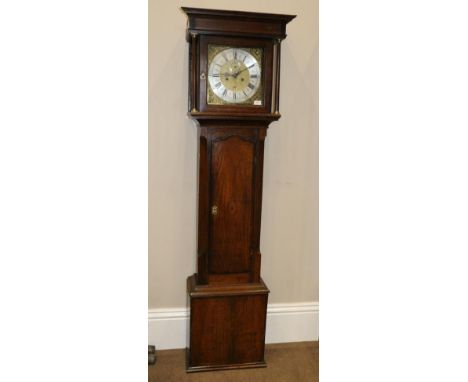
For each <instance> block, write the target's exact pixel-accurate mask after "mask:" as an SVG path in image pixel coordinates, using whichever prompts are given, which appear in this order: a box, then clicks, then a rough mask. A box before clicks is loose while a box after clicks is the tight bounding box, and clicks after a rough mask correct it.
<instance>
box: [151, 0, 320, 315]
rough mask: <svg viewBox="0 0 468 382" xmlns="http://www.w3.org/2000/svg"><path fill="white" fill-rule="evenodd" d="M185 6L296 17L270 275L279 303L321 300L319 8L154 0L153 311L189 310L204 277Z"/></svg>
mask: <svg viewBox="0 0 468 382" xmlns="http://www.w3.org/2000/svg"><path fill="white" fill-rule="evenodd" d="M180 6H191V7H201V8H216V9H234V7H235V10H242V11H258V12H270V13H287V14H295V15H297V18H296V19H294V20H293V21H292V22H291V23H289V24H288V26H287V34H288V37H287V38H286V40H284V41H283V43H282V63H281V98H280V112H281V114H282V118H281V119H280V120H279V121H278V122H275V123H272V124H271V125H270V128H269V130H268V136H267V139H266V146H265V161H264V166H265V167H264V185H263V209H262V231H261V235H262V236H261V244H260V249H261V252H262V272H261V273H262V277H263V279H264V280H265V282H266V283H267V285H268V287H269V288H270V290H271V293H270V297H269V302H270V303H283V304H284V303H295V302H312V301H318V293H319V291H318V1H317V0H312V1H308V0H301V1H287V2H286V1H283V0H281V1H280V0H273V1H272V0H269V1H266V0H264V1H255V2H254V1H251V0H250V1H247V0H238V1H236V2H235V3H233V2H232V1H225V0H217V1H212V0H210V1H208V0H206V1H188V0H187V1H184V2H183V3H178V2H174V1H170V0H164V1H163V0H157V1H155V0H150V1H149V265H148V266H149V275H148V276H149V308H151V309H159V308H174V307H175V308H179V307H180V308H182V307H185V303H186V291H185V289H186V288H185V285H186V282H185V280H186V278H187V276H188V275H190V274H193V273H194V272H195V271H196V267H195V259H196V215H197V213H196V195H197V183H196V176H197V175H196V174H197V168H196V163H197V159H196V158H197V136H196V128H195V126H194V123H193V122H192V121H190V120H189V119H188V118H187V116H186V113H187V87H188V45H187V43H186V41H185V27H186V16H185V15H184V14H183V13H182V12H181V11H180V10H179V7H180Z"/></svg>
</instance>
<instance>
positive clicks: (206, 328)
mask: <svg viewBox="0 0 468 382" xmlns="http://www.w3.org/2000/svg"><path fill="white" fill-rule="evenodd" d="M182 10H183V11H184V12H185V13H186V14H187V16H188V20H187V30H186V38H187V42H188V43H189V108H188V110H189V113H188V114H189V117H190V118H192V119H193V120H194V122H195V125H196V126H197V129H198V219H197V220H198V227H197V230H198V246H197V272H196V273H195V274H194V275H191V276H189V277H188V279H187V303H188V307H189V310H190V323H189V333H188V334H189V344H188V348H187V357H186V359H187V372H196V371H206V370H222V369H237V368H251V367H265V366H266V363H265V360H264V351H265V329H266V311H267V303H268V294H269V289H268V287H267V286H266V284H265V282H264V281H263V280H262V278H261V276H260V273H261V272H260V270H261V258H262V254H261V251H260V227H261V211H262V183H263V153H264V144H265V138H266V135H267V129H268V127H269V125H270V123H271V122H273V121H276V120H278V119H279V118H280V116H281V115H280V113H279V85H280V76H279V74H280V57H281V41H282V40H283V39H284V38H285V37H286V24H287V23H288V22H289V21H291V20H292V19H293V18H294V17H295V16H290V15H277V14H266V13H252V12H238V11H219V10H212V9H200V8H182ZM194 159H195V158H194Z"/></svg>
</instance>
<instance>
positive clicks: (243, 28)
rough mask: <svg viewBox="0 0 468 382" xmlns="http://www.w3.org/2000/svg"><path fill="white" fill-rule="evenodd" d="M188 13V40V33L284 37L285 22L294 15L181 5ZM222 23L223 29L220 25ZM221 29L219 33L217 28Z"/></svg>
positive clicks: (188, 36) (188, 34)
mask: <svg viewBox="0 0 468 382" xmlns="http://www.w3.org/2000/svg"><path fill="white" fill-rule="evenodd" d="M181 10H182V11H183V12H184V13H186V14H187V16H188V21H187V41H189V38H190V34H198V33H201V34H208V35H209V34H212V35H219V34H222V35H224V36H226V35H231V36H255V37H263V38H273V39H280V40H282V39H285V38H286V24H287V23H289V22H290V21H291V20H292V19H294V18H295V17H296V16H295V15H280V14H275V13H257V12H244V11H232V10H218V9H205V8H190V7H181ZM221 24H222V28H220V25H221ZM221 29H222V32H221V31H220V30H221Z"/></svg>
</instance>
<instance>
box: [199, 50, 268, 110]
mask: <svg viewBox="0 0 468 382" xmlns="http://www.w3.org/2000/svg"><path fill="white" fill-rule="evenodd" d="M261 75H262V67H261V49H250V48H235V47H224V48H223V47H221V48H220V47H218V49H216V50H214V51H213V50H212V53H211V57H209V61H208V86H209V89H208V100H207V101H208V103H209V104H252V105H262V98H261V96H262V91H261V90H262V89H261V88H262V86H261V85H262V80H261V77H262V76H261Z"/></svg>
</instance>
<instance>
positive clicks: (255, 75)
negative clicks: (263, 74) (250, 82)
mask: <svg viewBox="0 0 468 382" xmlns="http://www.w3.org/2000/svg"><path fill="white" fill-rule="evenodd" d="M250 77H251V78H257V77H258V75H257V74H251V75H250Z"/></svg>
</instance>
